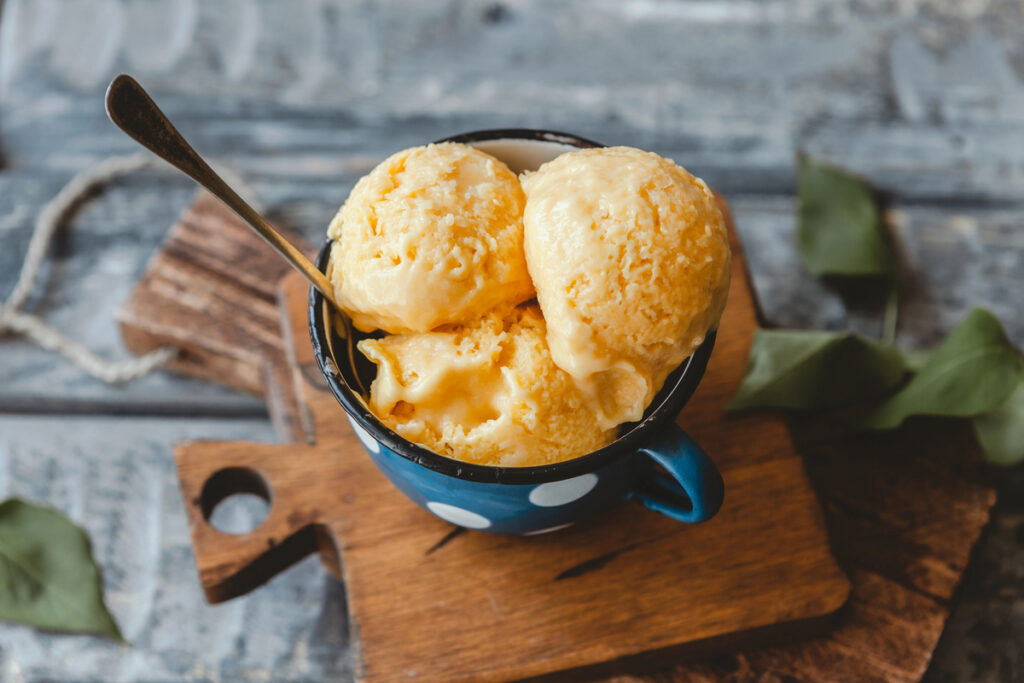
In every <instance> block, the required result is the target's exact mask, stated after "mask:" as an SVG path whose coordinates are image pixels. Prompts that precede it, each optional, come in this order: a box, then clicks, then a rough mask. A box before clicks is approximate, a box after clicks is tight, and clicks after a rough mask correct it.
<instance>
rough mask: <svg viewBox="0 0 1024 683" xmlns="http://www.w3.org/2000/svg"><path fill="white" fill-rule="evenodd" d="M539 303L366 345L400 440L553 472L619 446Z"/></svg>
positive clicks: (468, 458)
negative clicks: (555, 358)
mask: <svg viewBox="0 0 1024 683" xmlns="http://www.w3.org/2000/svg"><path fill="white" fill-rule="evenodd" d="M544 337H545V325H544V318H543V317H542V315H541V312H540V308H539V307H538V306H537V305H536V304H535V303H529V304H523V305H522V306H518V307H515V308H511V307H503V308H499V309H496V310H492V311H490V312H489V313H487V314H486V315H484V316H482V317H479V318H477V319H475V320H474V321H472V322H470V323H467V324H465V325H453V326H447V327H442V328H440V329H438V330H435V331H433V332H425V333H418V334H407V335H391V336H388V337H385V338H383V339H378V340H374V339H367V340H363V341H361V342H359V350H360V351H362V352H363V353H364V354H365V355H366V356H367V357H368V358H369V359H370V360H372V361H373V362H374V363H376V364H377V378H376V380H375V381H374V382H373V385H372V387H371V389H370V400H369V406H370V408H371V410H372V411H373V412H374V414H375V415H376V416H377V417H378V418H380V419H381V421H382V422H384V424H386V425H387V426H388V427H390V428H391V429H392V430H394V431H395V432H396V433H398V434H399V435H400V436H402V437H404V438H405V439H408V440H409V441H412V442H414V443H418V444H422V445H424V446H426V447H427V448H429V449H431V450H432V451H434V452H436V453H439V454H441V455H447V456H449V457H452V458H457V459H458V460H462V461H464V462H470V463H476V464H481V465H496V466H504V467H522V466H535V465H547V464H551V463H555V462H560V461H562V460H567V459H569V458H574V457H577V456H579V455H582V454H584V453H589V452H591V451H594V450H597V449H598V448H601V447H602V446H605V445H606V444H608V443H611V441H612V440H613V439H614V431H613V430H609V429H607V428H604V427H602V426H601V425H600V424H599V423H598V420H597V419H596V417H595V416H594V414H593V413H592V412H591V411H589V410H587V408H586V406H585V402H584V397H583V396H582V395H581V394H580V392H579V391H578V390H577V388H576V385H575V383H574V382H573V381H572V378H571V377H569V375H567V374H566V373H565V372H563V371H562V370H561V369H560V368H559V367H558V366H556V365H555V364H554V363H553V362H552V360H551V355H550V353H549V352H548V348H547V343H546V342H545V339H544Z"/></svg>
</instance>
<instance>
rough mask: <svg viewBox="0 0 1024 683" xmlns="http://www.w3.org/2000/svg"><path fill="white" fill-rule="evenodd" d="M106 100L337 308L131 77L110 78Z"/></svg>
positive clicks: (307, 267) (318, 279) (314, 275)
mask: <svg viewBox="0 0 1024 683" xmlns="http://www.w3.org/2000/svg"><path fill="white" fill-rule="evenodd" d="M106 105H107V116H109V117H110V120H111V121H113V122H114V125H116V126H117V127H118V128H120V129H121V130H123V131H124V132H125V133H127V134H128V136H129V137H131V138H132V139H133V140H135V141H136V142H138V143H139V144H140V145H142V146H143V147H145V148H146V149H148V150H149V151H151V152H153V153H154V154H156V155H157V156H158V157H160V158H161V159H163V160H164V161H166V162H167V163H169V164H171V165H172V166H174V167H175V168H177V169H178V170H180V171H181V172H182V173H184V174H185V175H187V176H188V177H190V178H192V180H194V181H196V182H197V183H199V184H200V185H202V186H203V187H205V188H206V189H207V190H209V191H210V192H211V193H213V195H214V196H215V197H217V198H218V199H220V200H221V201H222V202H224V203H225V204H226V205H227V206H228V208H230V209H231V210H232V211H234V212H235V213H237V214H238V215H239V216H240V217H241V218H242V220H244V221H245V222H246V223H248V224H249V227H251V228H252V229H253V230H255V231H256V232H257V233H258V234H259V236H260V237H262V238H263V239H264V240H266V241H267V244H269V245H270V246H272V247H273V248H274V250H275V251H276V252H277V253H278V254H280V255H281V256H283V257H284V258H285V260H286V261H288V263H290V264H291V265H292V267H293V268H295V270H297V271H299V272H300V273H302V274H303V275H305V276H306V279H307V280H309V282H310V284H312V285H313V286H314V287H316V288H317V289H318V290H320V292H321V293H322V294H323V295H324V296H325V297H327V300H328V301H330V302H331V303H332V304H334V307H335V308H337V309H338V310H341V307H340V306H339V305H338V302H337V301H335V299H334V288H333V287H332V286H331V283H330V281H329V280H328V279H327V277H326V276H325V275H324V274H323V273H321V272H320V271H319V270H318V269H317V267H316V266H314V265H313V263H312V262H311V261H310V260H309V259H308V258H306V257H305V256H303V254H302V252H300V251H299V250H298V249H296V248H295V247H294V246H293V245H292V243H291V242H289V241H288V240H286V239H285V238H284V237H282V236H281V234H280V233H279V232H277V231H276V230H274V228H272V227H271V226H270V223H268V222H267V221H266V220H264V218H263V217H262V216H260V215H259V214H258V213H257V212H256V210H255V209H254V208H252V207H251V206H249V204H247V203H246V201H245V200H244V199H242V198H241V197H239V196H238V194H237V193H236V192H235V191H234V190H232V189H231V188H230V187H228V184H227V183H225V182H224V181H223V180H222V179H221V177H220V176H219V175H217V174H216V173H214V171H213V169H212V168H210V166H209V164H207V163H206V162H205V161H203V158H202V157H201V156H199V154H198V153H197V152H196V151H195V150H194V149H192V145H190V144H188V142H187V141H186V140H185V138H184V137H182V135H181V133H179V132H178V131H177V129H176V128H175V127H174V126H173V125H172V124H171V122H170V121H169V120H168V118H167V117H166V116H165V115H164V113H163V112H162V111H160V108H159V107H157V106H156V103H155V102H153V99H152V98H151V97H150V96H149V93H147V92H146V91H145V90H144V89H143V88H142V86H141V85H139V84H138V82H137V81H136V80H135V79H134V78H132V77H131V76H128V75H126V74H121V75H120V76H118V77H116V78H115V79H114V80H113V81H111V82H110V86H109V87H107V96H106Z"/></svg>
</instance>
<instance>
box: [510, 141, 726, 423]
mask: <svg viewBox="0 0 1024 683" xmlns="http://www.w3.org/2000/svg"><path fill="white" fill-rule="evenodd" d="M523 188H524V190H525V192H526V198H527V199H526V206H525V214H524V218H523V223H524V228H525V243H524V244H525V250H526V260H527V264H528V267H529V271H530V275H531V276H532V278H533V282H534V284H535V286H536V289H537V299H538V301H539V303H540V307H541V310H542V311H543V314H544V318H545V319H546V321H547V341H548V345H549V347H550V349H551V357H552V359H553V360H554V363H555V364H556V365H557V366H558V367H560V368H561V369H563V370H565V371H566V372H567V373H568V374H569V375H570V376H572V377H573V379H574V380H575V381H576V383H577V384H578V386H579V387H580V388H581V390H583V392H584V393H585V394H586V395H587V396H588V399H589V402H590V405H591V406H592V408H593V410H594V411H595V413H596V415H597V419H598V422H599V423H600V424H601V425H602V426H603V427H604V428H611V427H614V426H615V425H618V424H621V423H623V422H628V421H634V420H638V419H640V417H641V416H642V415H643V412H644V409H645V408H646V407H647V405H648V404H649V403H650V401H651V399H652V398H653V397H654V395H655V393H657V391H658V390H659V389H660V388H661V386H662V384H663V383H664V381H665V378H666V377H667V376H668V374H669V373H670V372H671V371H672V370H673V369H674V368H675V367H676V366H678V365H679V364H680V363H681V362H682V361H683V360H685V359H686V358H687V357H688V356H689V355H690V354H691V353H693V351H694V350H695V349H696V348H697V347H698V346H699V345H700V344H701V342H702V341H703V340H704V337H705V335H706V334H707V332H708V331H709V330H711V329H714V328H715V327H717V325H718V321H719V318H720V317H721V314H722V310H723V308H724V307H725V300H726V294H727V293H728V289H729V265H730V253H729V243H728V236H727V234H726V228H725V223H724V221H723V218H722V214H721V211H720V210H719V208H718V205H717V203H716V202H715V198H714V195H713V194H712V193H711V191H710V190H709V189H708V187H707V185H705V184H704V182H703V181H702V180H700V179H699V178H696V177H694V176H693V175H691V174H690V173H688V172H687V171H686V170H684V169H683V168H680V167H679V166H677V165H676V164H675V163H673V162H672V161H671V160H669V159H665V158H662V157H660V156H658V155H657V154H653V153H650V152H644V151H642V150H639V149H634V148H630V147H604V148H595V149H584V150H579V151H574V152H571V153H568V154H563V155H561V156H559V157H557V158H556V159H554V160H552V161H550V162H548V163H546V164H544V165H543V166H541V167H540V168H539V169H538V170H537V171H535V172H533V173H530V174H526V176H525V177H524V179H523Z"/></svg>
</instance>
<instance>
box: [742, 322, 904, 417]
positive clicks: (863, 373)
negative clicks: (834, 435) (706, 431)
mask: <svg viewBox="0 0 1024 683" xmlns="http://www.w3.org/2000/svg"><path fill="white" fill-rule="evenodd" d="M908 370H909V368H908V366H907V364H906V362H905V361H904V358H903V355H902V354H901V353H900V352H899V351H898V350H896V349H895V348H892V347H888V346H884V345H882V344H879V343H878V342H876V341H873V340H871V339H868V338H866V337H861V336H859V335H855V334H849V333H834V332H814V331H810V332H803V331H795V330H794V331H791V330H759V331H758V332H757V334H756V335H755V336H754V343H753V346H752V347H751V349H750V360H749V363H748V365H747V374H746V377H744V379H743V384H742V386H740V388H739V391H737V392H736V395H735V396H733V398H732V401H730V403H729V406H728V410H744V409H748V408H784V409H790V410H815V409H819V408H827V407H832V406H838V405H841V404H844V403H853V402H856V401H862V400H866V399H869V398H875V397H878V396H881V395H883V394H885V393H886V392H887V391H890V390H892V389H894V388H895V387H896V386H898V385H899V384H900V382H902V381H903V379H904V378H905V377H906V375H907V372H908Z"/></svg>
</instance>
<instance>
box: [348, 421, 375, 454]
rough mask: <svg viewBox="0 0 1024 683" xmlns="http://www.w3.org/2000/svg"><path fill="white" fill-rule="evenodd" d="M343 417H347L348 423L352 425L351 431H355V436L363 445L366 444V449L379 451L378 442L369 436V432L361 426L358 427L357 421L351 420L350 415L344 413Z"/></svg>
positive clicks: (373, 451) (372, 451)
mask: <svg viewBox="0 0 1024 683" xmlns="http://www.w3.org/2000/svg"><path fill="white" fill-rule="evenodd" d="M345 417H347V418H348V422H349V424H351V425H352V431H354V432H355V433H356V436H358V437H359V440H360V441H362V442H363V445H364V446H366V450H368V451H370V452H371V453H380V444H379V443H377V442H376V441H375V440H374V438H373V437H372V436H370V433H369V432H367V431H366V430H365V429H363V428H362V427H360V426H359V423H358V422H356V421H355V420H353V419H352V416H351V415H345Z"/></svg>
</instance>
